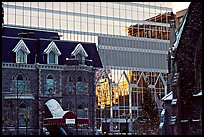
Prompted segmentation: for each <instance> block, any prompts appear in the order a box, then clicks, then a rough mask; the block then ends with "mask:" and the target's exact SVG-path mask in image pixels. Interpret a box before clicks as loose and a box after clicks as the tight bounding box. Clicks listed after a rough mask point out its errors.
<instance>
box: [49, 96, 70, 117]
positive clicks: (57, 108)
mask: <svg viewBox="0 0 204 137" xmlns="http://www.w3.org/2000/svg"><path fill="white" fill-rule="evenodd" d="M45 104H46V105H47V107H48V109H49V110H50V112H51V114H52V116H53V117H61V118H62V117H63V116H64V114H65V113H67V112H68V111H64V110H63V109H62V107H61V105H60V104H59V103H58V102H57V101H56V100H55V99H50V100H48V101H47V102H46V103H45Z"/></svg>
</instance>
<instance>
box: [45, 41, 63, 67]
mask: <svg viewBox="0 0 204 137" xmlns="http://www.w3.org/2000/svg"><path fill="white" fill-rule="evenodd" d="M44 54H47V63H48V64H58V56H60V55H61V52H60V51H59V49H58V48H57V46H56V44H55V42H53V41H52V42H51V43H50V44H49V45H48V47H47V48H46V49H45V50H44Z"/></svg>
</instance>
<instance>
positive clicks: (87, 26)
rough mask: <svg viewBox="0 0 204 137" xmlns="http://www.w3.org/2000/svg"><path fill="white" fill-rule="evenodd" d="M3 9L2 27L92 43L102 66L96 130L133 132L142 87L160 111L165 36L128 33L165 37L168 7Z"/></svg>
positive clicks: (24, 5) (14, 5)
mask: <svg viewBox="0 0 204 137" xmlns="http://www.w3.org/2000/svg"><path fill="white" fill-rule="evenodd" d="M3 7H4V25H5V26H21V27H24V28H38V29H40V30H46V31H57V32H58V33H59V35H60V36H61V38H60V39H62V40H71V41H82V42H94V43H96V45H97V49H98V52H99V55H100V58H101V60H102V65H103V69H101V70H99V71H98V72H97V73H96V78H97V81H96V95H97V99H96V101H97V102H96V103H97V104H98V107H97V108H96V109H97V115H98V117H97V118H96V123H95V124H96V127H97V128H102V129H103V130H104V131H106V132H125V131H127V127H128V130H129V131H128V132H133V131H136V130H137V129H135V127H136V126H134V124H136V122H135V119H136V118H137V117H139V116H140V115H141V103H142V102H143V89H144V82H147V83H148V87H149V88H150V89H151V92H152V94H153V95H154V98H155V100H156V101H157V104H158V107H159V108H160V107H161V102H160V100H159V99H160V98H162V96H163V95H165V94H166V93H167V73H168V68H167V54H168V49H169V47H170V41H169V38H168V37H169V36H167V37H166V38H164V39H158V38H156V37H155V38H152V37H148V35H145V36H143V37H140V35H138V36H137V37H135V36H134V35H132V34H133V33H130V32H128V28H130V27H131V26H134V25H136V24H138V25H139V26H140V27H142V28H140V27H139V28H138V29H139V30H140V29H143V30H144V32H146V30H148V31H154V29H155V28H165V30H159V32H160V33H161V32H163V31H164V32H165V33H166V34H167V35H168V34H169V29H168V27H169V26H170V24H169V21H168V16H169V13H170V12H172V3H171V2H165V3H164V2H3ZM161 15H162V16H161ZM157 17H162V18H161V20H158V19H157ZM148 19H151V20H148ZM148 25H151V26H154V27H151V28H146V26H148ZM138 32H139V31H138ZM130 34H131V35H130Z"/></svg>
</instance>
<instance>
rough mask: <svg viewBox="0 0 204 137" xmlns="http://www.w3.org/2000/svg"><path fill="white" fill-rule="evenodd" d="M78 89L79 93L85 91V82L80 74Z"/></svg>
mask: <svg viewBox="0 0 204 137" xmlns="http://www.w3.org/2000/svg"><path fill="white" fill-rule="evenodd" d="M76 91H77V93H83V91H84V84H83V81H82V77H81V76H79V77H78V79H77V83H76Z"/></svg>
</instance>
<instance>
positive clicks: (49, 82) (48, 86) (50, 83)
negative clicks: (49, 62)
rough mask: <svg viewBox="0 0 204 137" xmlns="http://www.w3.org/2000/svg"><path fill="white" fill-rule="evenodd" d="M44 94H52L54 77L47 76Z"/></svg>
mask: <svg viewBox="0 0 204 137" xmlns="http://www.w3.org/2000/svg"><path fill="white" fill-rule="evenodd" d="M46 94H47V95H53V94H54V77H53V76H52V75H49V76H48V77H47V79H46Z"/></svg>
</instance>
